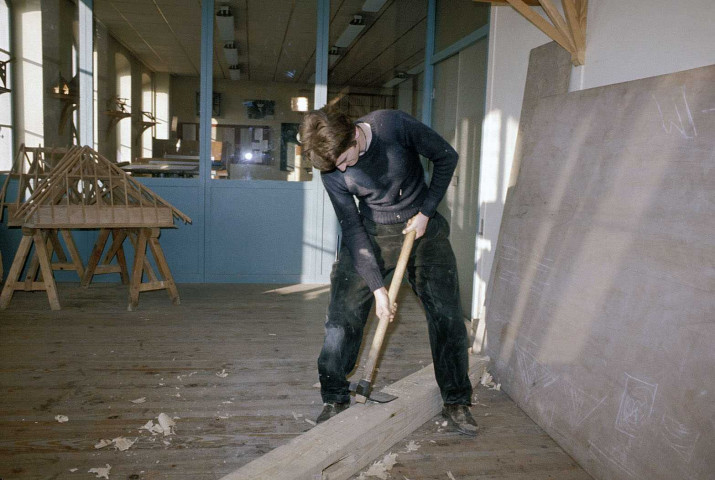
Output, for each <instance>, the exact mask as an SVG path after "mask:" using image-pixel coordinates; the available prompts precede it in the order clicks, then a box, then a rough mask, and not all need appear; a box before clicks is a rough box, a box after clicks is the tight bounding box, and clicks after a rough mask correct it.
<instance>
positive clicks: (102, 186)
mask: <svg viewBox="0 0 715 480" xmlns="http://www.w3.org/2000/svg"><path fill="white" fill-rule="evenodd" d="M174 217H176V218H179V219H180V220H183V221H184V222H186V223H190V222H191V218H189V217H188V216H186V215H184V214H183V213H182V212H181V211H179V210H178V209H176V208H174V207H173V206H172V205H171V204H170V203H169V202H167V201H166V200H164V199H162V198H161V197H159V196H158V195H157V194H155V193H154V192H152V191H151V190H150V189H148V188H147V187H145V186H144V185H142V184H141V183H139V182H138V181H137V180H136V179H134V178H132V177H131V176H129V175H127V174H126V173H125V172H124V171H123V170H122V169H120V168H119V167H118V166H117V165H116V164H114V163H112V162H111V161H109V160H108V159H107V158H105V157H103V156H102V155H100V154H99V153H97V152H96V151H94V150H93V149H91V148H90V147H72V148H70V149H69V150H68V151H67V153H66V154H65V155H64V157H62V159H61V160H60V161H59V163H57V165H55V166H54V167H53V168H52V170H51V171H50V174H49V176H47V177H46V178H45V179H44V180H42V181H41V182H40V183H39V184H37V185H36V186H35V188H34V191H33V192H32V195H30V197H29V198H28V199H27V200H25V202H24V203H22V204H20V205H19V206H18V207H17V209H16V210H15V212H14V215H13V216H12V218H11V222H10V223H12V224H15V225H22V226H23V227H28V228H142V227H173V226H174Z"/></svg>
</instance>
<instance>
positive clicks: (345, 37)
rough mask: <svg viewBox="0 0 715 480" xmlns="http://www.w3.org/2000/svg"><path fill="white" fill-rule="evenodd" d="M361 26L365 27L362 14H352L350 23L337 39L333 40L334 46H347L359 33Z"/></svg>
mask: <svg viewBox="0 0 715 480" xmlns="http://www.w3.org/2000/svg"><path fill="white" fill-rule="evenodd" d="M363 28H365V20H364V19H363V18H362V15H353V19H352V20H350V23H349V24H348V26H347V27H346V28H345V31H344V32H343V33H342V35H340V38H338V41H337V42H335V46H336V47H340V48H347V47H349V46H350V44H351V43H353V41H354V40H355V39H356V38H357V36H358V35H360V32H362V30H363Z"/></svg>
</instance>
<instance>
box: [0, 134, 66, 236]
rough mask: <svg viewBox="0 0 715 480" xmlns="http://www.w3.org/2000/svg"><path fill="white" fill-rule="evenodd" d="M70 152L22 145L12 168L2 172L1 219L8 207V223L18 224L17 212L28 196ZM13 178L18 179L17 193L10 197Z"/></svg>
mask: <svg viewBox="0 0 715 480" xmlns="http://www.w3.org/2000/svg"><path fill="white" fill-rule="evenodd" d="M67 152H68V149H67V148H64V147H41V146H40V147H26V146H25V144H22V145H20V148H19V149H18V152H17V155H16V156H15V160H14V161H13V164H12V167H11V170H10V171H8V172H2V173H4V174H5V175H6V176H5V181H4V182H3V185H2V189H0V220H2V216H3V212H4V207H8V217H9V220H8V224H9V225H13V226H18V225H19V223H18V222H17V221H16V220H15V212H16V211H17V209H18V208H19V207H20V205H21V204H22V203H23V202H24V201H25V199H26V198H28V197H29V196H31V195H32V193H33V192H34V191H35V188H36V187H37V185H39V184H40V182H41V181H42V180H44V179H45V178H47V177H48V176H49V174H50V171H51V170H52V168H53V167H54V166H55V165H57V164H58V163H59V162H60V160H61V159H62V157H64V156H65V155H66V154H67ZM11 179H17V182H18V186H17V195H16V196H15V198H14V199H8V198H7V195H8V187H9V185H10V180H11Z"/></svg>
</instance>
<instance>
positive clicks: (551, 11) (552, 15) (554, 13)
mask: <svg viewBox="0 0 715 480" xmlns="http://www.w3.org/2000/svg"><path fill="white" fill-rule="evenodd" d="M566 1H567V3H568V0H566ZM539 3H540V4H541V8H543V9H544V11H545V12H546V15H547V16H548V17H549V19H550V20H551V23H552V24H553V25H554V27H556V30H558V31H559V33H560V34H561V35H563V36H564V37H565V38H566V40H568V42H569V51H571V52H573V51H574V50H575V49H576V47H575V44H574V40H573V36H572V35H571V29H570V28H569V26H568V25H567V24H566V20H564V17H563V16H562V15H561V12H559V11H558V9H557V8H556V5H554V2H553V1H552V0H539Z"/></svg>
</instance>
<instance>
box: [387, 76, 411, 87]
mask: <svg viewBox="0 0 715 480" xmlns="http://www.w3.org/2000/svg"><path fill="white" fill-rule="evenodd" d="M408 78H409V76H408V75H407V74H406V73H405V72H397V73H395V76H394V78H392V79H391V80H388V81H387V82H385V84H384V85H383V86H382V87H383V88H392V87H394V86H396V85H399V84H400V83H402V82H404V81H405V80H407V79H408Z"/></svg>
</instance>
